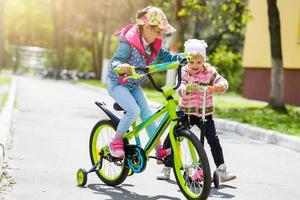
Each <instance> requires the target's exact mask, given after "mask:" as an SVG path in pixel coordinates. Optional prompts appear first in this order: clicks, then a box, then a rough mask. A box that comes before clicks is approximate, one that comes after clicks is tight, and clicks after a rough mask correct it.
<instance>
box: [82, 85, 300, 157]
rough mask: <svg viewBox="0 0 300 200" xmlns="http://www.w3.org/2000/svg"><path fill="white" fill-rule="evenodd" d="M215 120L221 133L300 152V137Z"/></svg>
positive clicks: (155, 106) (154, 105)
mask: <svg viewBox="0 0 300 200" xmlns="http://www.w3.org/2000/svg"><path fill="white" fill-rule="evenodd" d="M79 85H80V86H82V87H84V88H87V89H91V90H94V91H97V92H106V91H105V89H102V88H97V87H94V86H90V85H87V84H85V83H80V84H79ZM106 93H107V92H106ZM149 104H150V107H151V108H152V109H154V108H157V107H160V106H161V104H159V103H156V102H153V101H149ZM214 121H215V126H216V129H217V130H218V132H219V133H220V134H222V133H228V134H231V133H235V134H237V135H240V136H244V137H248V138H250V139H254V140H259V141H262V142H265V143H269V144H275V145H279V146H282V147H285V148H288V149H291V150H294V151H296V152H300V137H296V136H291V135H285V134H283V133H280V132H276V131H271V130H267V129H263V128H259V127H255V126H252V125H248V124H243V123H239V122H235V121H230V120H226V119H219V118H214Z"/></svg>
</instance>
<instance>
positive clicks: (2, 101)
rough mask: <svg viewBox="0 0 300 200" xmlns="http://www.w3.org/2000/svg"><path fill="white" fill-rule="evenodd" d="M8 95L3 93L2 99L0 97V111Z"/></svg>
mask: <svg viewBox="0 0 300 200" xmlns="http://www.w3.org/2000/svg"><path fill="white" fill-rule="evenodd" d="M8 95H9V93H8V92H4V93H3V94H2V97H0V100H1V101H0V110H1V109H2V108H3V106H4V105H5V104H6V101H7V99H8Z"/></svg>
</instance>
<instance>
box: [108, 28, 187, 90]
mask: <svg viewBox="0 0 300 200" xmlns="http://www.w3.org/2000/svg"><path fill="white" fill-rule="evenodd" d="M118 35H119V37H120V44H119V47H118V49H117V51H116V53H115V54H114V56H113V58H112V60H111V62H110V67H109V70H108V77H109V83H112V84H120V81H119V77H118V76H117V75H116V74H115V73H114V68H115V67H117V66H118V65H120V64H123V63H127V64H129V65H132V66H135V67H139V68H141V67H145V66H147V65H150V64H152V63H156V62H157V61H160V62H171V61H176V60H178V59H180V57H181V56H180V55H173V54H171V53H170V52H169V51H167V50H165V49H164V48H162V43H163V41H162V39H160V38H157V39H156V40H155V41H154V42H153V44H152V50H151V54H150V55H149V54H148V55H147V53H146V51H145V47H144V45H143V43H142V38H141V36H140V33H139V31H138V28H137V26H136V25H133V24H130V25H128V26H126V27H125V28H124V29H122V30H121V31H120V32H119V33H118ZM146 48H147V47H146ZM149 48H150V46H149ZM137 73H139V74H141V73H143V72H141V71H137ZM146 80H147V77H146V76H145V77H143V78H142V79H140V80H134V79H128V81H127V83H125V84H124V85H125V86H126V87H127V88H129V89H132V88H134V87H137V86H140V85H141V84H142V83H143V82H145V81H146Z"/></svg>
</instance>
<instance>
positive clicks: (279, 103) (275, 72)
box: [267, 0, 286, 111]
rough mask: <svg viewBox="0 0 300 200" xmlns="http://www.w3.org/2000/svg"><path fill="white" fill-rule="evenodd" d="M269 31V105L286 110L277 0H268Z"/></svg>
mask: <svg viewBox="0 0 300 200" xmlns="http://www.w3.org/2000/svg"><path fill="white" fill-rule="evenodd" d="M267 2H268V16H269V32H270V38H271V57H272V58H271V65H272V68H271V91H270V99H269V105H270V106H271V107H272V108H274V109H279V110H283V111H286V108H285V105H284V70H283V64H282V49H281V34H280V17H279V11H278V7H277V3H276V0H268V1H267Z"/></svg>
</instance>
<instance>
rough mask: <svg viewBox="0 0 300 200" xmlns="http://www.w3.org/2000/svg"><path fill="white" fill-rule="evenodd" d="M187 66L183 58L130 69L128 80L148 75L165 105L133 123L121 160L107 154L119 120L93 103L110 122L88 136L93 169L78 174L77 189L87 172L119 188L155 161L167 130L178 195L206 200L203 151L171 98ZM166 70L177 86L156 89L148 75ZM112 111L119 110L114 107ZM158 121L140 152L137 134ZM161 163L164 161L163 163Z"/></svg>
mask: <svg viewBox="0 0 300 200" xmlns="http://www.w3.org/2000/svg"><path fill="white" fill-rule="evenodd" d="M187 62H188V58H185V59H183V60H182V61H180V62H179V61H176V62H168V63H162V64H156V65H150V66H147V67H145V68H132V75H131V76H128V77H127V78H135V79H138V78H141V77H143V76H145V75H147V76H148V78H149V80H150V81H151V83H152V85H153V86H154V88H155V89H156V90H157V91H159V92H161V93H162V94H163V96H164V97H165V99H166V103H165V105H164V106H163V107H162V108H161V109H159V110H158V111H156V112H155V113H154V114H153V115H152V116H150V117H149V118H148V119H147V120H145V121H143V122H141V123H140V124H137V123H136V122H134V123H133V124H132V127H131V129H130V130H128V132H127V133H126V134H124V136H123V140H124V143H125V148H124V149H125V158H124V159H119V158H115V157H113V156H111V154H110V152H109V143H110V140H111V138H112V136H113V135H114V134H115V131H116V128H117V126H118V123H119V120H120V119H119V118H118V117H117V116H116V115H115V114H114V113H113V112H111V111H110V110H109V109H108V108H107V107H106V105H105V103H100V102H96V105H97V106H99V107H100V108H101V109H102V110H103V111H104V112H105V113H106V114H107V116H108V117H109V120H100V121H99V122H98V123H97V124H96V125H95V126H94V128H93V130H92V132H91V135H90V142H89V151H90V158H91V162H92V165H93V167H92V168H91V169H90V170H89V171H88V172H87V171H86V170H84V169H82V168H81V169H79V170H78V171H77V182H78V185H80V186H83V185H85V184H86V182H87V174H88V173H90V172H96V174H97V176H98V177H99V178H100V179H101V180H102V181H103V182H104V183H105V184H107V185H109V186H116V185H119V184H121V183H122V182H123V181H124V180H125V179H126V177H127V176H129V175H131V174H132V173H141V172H142V171H143V170H144V169H145V168H146V164H147V161H148V160H149V159H150V158H154V159H158V158H157V157H154V156H150V152H151V151H152V150H153V148H155V146H156V145H157V144H158V142H159V140H160V138H161V136H162V135H163V133H164V131H165V130H166V129H167V128H169V132H168V136H169V139H170V142H171V154H170V158H171V163H172V167H173V170H174V174H175V178H176V181H177V184H178V186H179V188H180V190H181V192H182V193H183V194H184V196H185V197H186V198H187V199H189V200H196V199H197V200H198V199H201V200H205V199H207V198H208V195H209V193H210V184H211V174H210V167H209V162H208V159H207V156H206V153H205V150H204V149H203V147H202V145H201V142H200V141H199V139H198V138H197V136H196V135H195V134H193V133H192V132H191V131H190V130H188V129H187V127H185V125H184V124H185V123H184V122H183V117H184V113H183V112H181V111H176V108H177V105H176V102H175V100H174V98H173V95H174V93H175V90H176V89H177V88H178V87H179V86H180V83H181V68H182V66H184V65H185V64H186V63H187ZM168 69H177V72H178V76H177V79H178V80H177V84H176V86H174V87H170V86H164V87H162V88H159V87H158V86H157V85H156V83H155V81H154V80H153V78H152V76H151V75H150V74H151V73H155V72H159V71H165V70H168ZM137 72H138V73H137ZM141 72H142V73H141ZM114 109H115V110H122V108H121V107H120V106H118V105H117V104H116V103H115V104H114ZM160 117H162V119H161V122H160V123H159V125H158V127H157V130H156V132H155V134H154V135H153V136H152V137H151V138H150V139H149V140H148V142H147V143H146V145H145V147H144V148H142V147H141V146H142V145H141V141H140V137H139V134H140V132H141V131H142V130H143V129H144V128H146V127H147V126H149V125H150V124H151V123H152V122H154V121H155V120H156V119H158V118H160ZM131 139H134V140H135V144H130V143H129V142H131V141H132V140H131ZM163 162H165V161H164V160H163ZM195 172H197V176H196V177H197V178H195V177H194V176H193V175H194V174H195Z"/></svg>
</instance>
